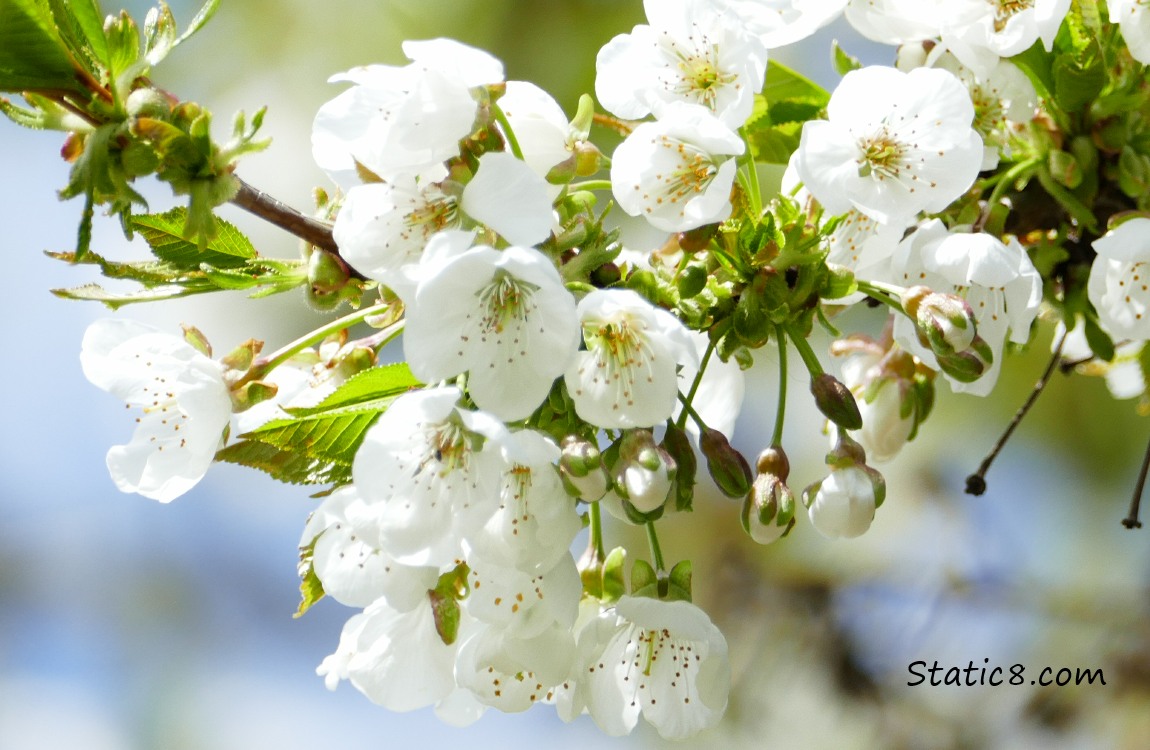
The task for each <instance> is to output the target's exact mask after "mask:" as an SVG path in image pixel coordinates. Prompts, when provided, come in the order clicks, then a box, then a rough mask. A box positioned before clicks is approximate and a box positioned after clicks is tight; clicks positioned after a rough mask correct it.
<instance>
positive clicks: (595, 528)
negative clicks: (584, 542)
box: [587, 502, 607, 562]
mask: <svg viewBox="0 0 1150 750" xmlns="http://www.w3.org/2000/svg"><path fill="white" fill-rule="evenodd" d="M587 516H588V520H589V522H590V528H591V539H590V540H589V542H590V544H591V547H592V549H594V550H595V558H596V559H597V560H599V561H600V562H602V561H603V560H606V559H607V548H606V547H604V546H603V511H602V509H601V508H600V507H599V503H597V502H596V503H589V504H588V505H587Z"/></svg>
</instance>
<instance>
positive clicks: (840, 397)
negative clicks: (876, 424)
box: [811, 372, 862, 430]
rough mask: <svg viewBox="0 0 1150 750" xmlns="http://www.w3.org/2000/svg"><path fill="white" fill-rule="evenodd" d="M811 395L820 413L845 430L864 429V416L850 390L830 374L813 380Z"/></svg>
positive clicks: (824, 374) (818, 376)
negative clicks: (860, 412)
mask: <svg viewBox="0 0 1150 750" xmlns="http://www.w3.org/2000/svg"><path fill="white" fill-rule="evenodd" d="M811 394H812V395H813V396H814V397H815V405H816V406H818V408H819V411H821V412H822V413H823V415H824V416H826V418H827V419H829V420H831V421H832V422H834V423H835V424H837V425H838V426H839V427H842V428H843V429H844V430H857V429H859V428H860V427H862V415H861V414H859V407H858V404H856V403H855V397H854V395H853V394H852V393H851V392H850V389H849V388H847V387H846V386H845V385H843V384H842V383H841V382H839V380H838V378H836V377H835V376H834V375H831V374H829V373H825V372H824V373H822V374H821V375H817V376H816V377H814V378H812V379H811Z"/></svg>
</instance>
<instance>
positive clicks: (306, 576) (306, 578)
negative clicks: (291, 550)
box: [293, 536, 325, 617]
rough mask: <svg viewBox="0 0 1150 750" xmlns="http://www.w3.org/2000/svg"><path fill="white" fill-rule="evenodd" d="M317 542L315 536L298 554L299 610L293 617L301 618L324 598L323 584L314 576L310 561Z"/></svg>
mask: <svg viewBox="0 0 1150 750" xmlns="http://www.w3.org/2000/svg"><path fill="white" fill-rule="evenodd" d="M317 541H319V537H318V536H317V537H316V538H315V539H312V540H311V542H310V543H308V545H307V546H306V547H303V548H301V549H300V553H299V575H300V584H299V593H300V602H299V608H298V609H296V613H295V614H294V615H293V617H303V615H304V613H306V612H307V611H308V610H309V609H311V608H312V605H314V604H315V603H316V602H318V601H319V600H320V599H322V598H323V597H324V594H325V592H324V590H323V582H322V581H320V580H319V576H317V575H316V574H315V568H314V566H313V565H312V560H313V558H314V557H315V543H316V542H317Z"/></svg>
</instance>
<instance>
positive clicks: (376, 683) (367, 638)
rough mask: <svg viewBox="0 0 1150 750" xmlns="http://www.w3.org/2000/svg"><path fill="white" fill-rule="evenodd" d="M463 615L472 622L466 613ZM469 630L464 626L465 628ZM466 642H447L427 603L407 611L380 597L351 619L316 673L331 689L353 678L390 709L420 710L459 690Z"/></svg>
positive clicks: (364, 692) (459, 640)
mask: <svg viewBox="0 0 1150 750" xmlns="http://www.w3.org/2000/svg"><path fill="white" fill-rule="evenodd" d="M462 617H463V619H464V620H465V621H466V618H467V615H466V613H462ZM467 626H468V623H466V622H464V623H463V624H461V626H460V627H461V630H466V628H467ZM463 638H464V637H463V635H462V634H461V635H460V636H459V637H457V638H456V640H455V641H454V642H453V643H452V644H450V645H449V644H445V643H444V642H443V639H442V637H441V636H440V634H439V632H438V631H437V630H436V627H435V616H434V614H433V611H432V608H431V604H430V602H429V601H428V600H427V599H424V601H423V603H422V604H421V605H420V606H418V607H415V608H414V609H411V610H409V611H406V612H400V611H398V610H396V609H394V608H392V607H391V606H390V605H389V604H388V603H387V601H386V600H383V599H380V600H379V601H377V602H376V603H374V604H372V605H371V606H370V607H368V608H367V609H365V610H364V611H363V612H362V613H361V614H358V615H355V616H354V617H352V618H351V619H350V620H348V621H347V624H346V625H344V628H343V633H342V634H341V635H340V639H339V646H338V647H337V648H336V651H335V653H333V654H332V655H330V656H328V657H327V658H325V659H324V660H323V662H322V663H321V664H320V666H319V667H318V668H317V669H316V674H318V675H319V676H320V677H323V678H324V684H325V685H327V688H328V689H329V690H335V688H336V686H337V685H338V684H339V683H340V681H341V680H348V681H350V682H351V684H352V685H354V686H355V688H356V689H357V690H359V691H360V692H361V693H363V694H364V695H366V696H367V697H368V698H369V699H371V700H372V701H373V702H375V703H378V704H379V705H381V706H383V707H384V708H387V709H389V710H391V711H414V710H415V709H418V708H423V707H425V706H430V705H432V704H434V703H436V702H437V701H440V700H442V699H444V698H446V697H447V696H448V695H449V694H450V693H451V692H452V691H453V690H454V689H455V659H456V655H457V654H458V652H459V645H460V643H461V641H462V640H463Z"/></svg>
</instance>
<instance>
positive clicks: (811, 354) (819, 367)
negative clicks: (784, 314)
mask: <svg viewBox="0 0 1150 750" xmlns="http://www.w3.org/2000/svg"><path fill="white" fill-rule="evenodd" d="M783 330H785V331H786V332H787V337H788V338H790V340H791V341H793V342H795V349H798V351H799V357H800V358H802V360H803V364H804V365H806V366H807V370H808V371H809V372H810V373H811V377H812V378H816V377H818V376H819V375H822V374H823V363H822V362H819V358H818V356H816V355H815V350H814V349H812V348H811V345H810V343H809V342H808V341H807V340H806V339H805V338H803V337H802V336H800V335H798V334H797V333H796V332H795V330H794V329H793V328H792V327H790V326H786V327H783Z"/></svg>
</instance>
